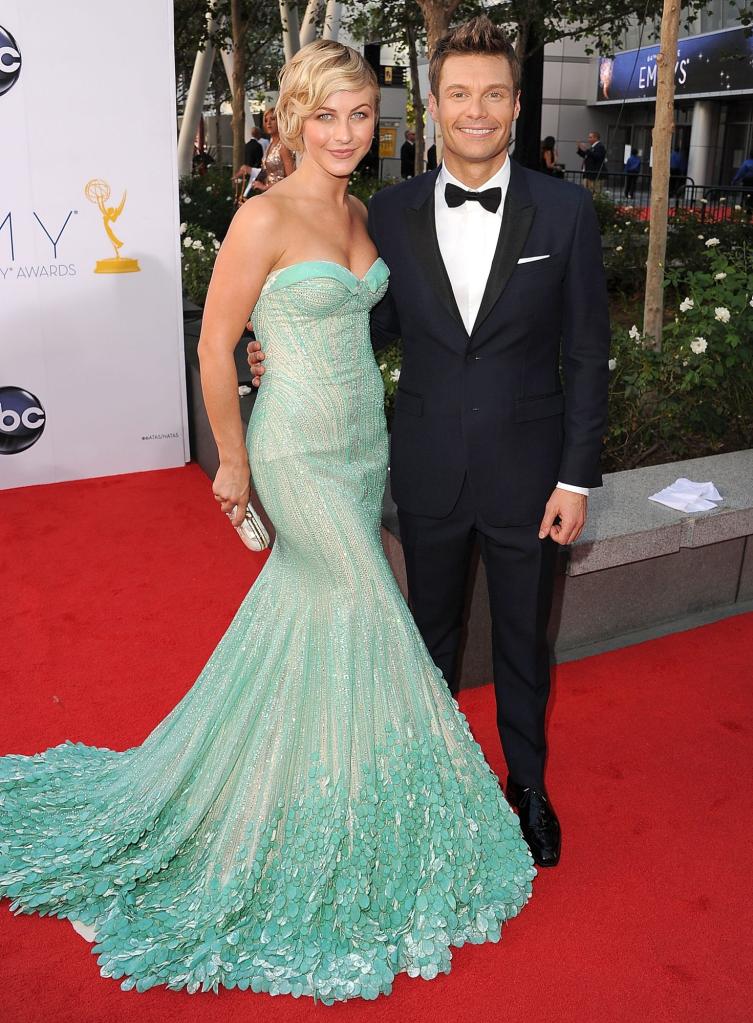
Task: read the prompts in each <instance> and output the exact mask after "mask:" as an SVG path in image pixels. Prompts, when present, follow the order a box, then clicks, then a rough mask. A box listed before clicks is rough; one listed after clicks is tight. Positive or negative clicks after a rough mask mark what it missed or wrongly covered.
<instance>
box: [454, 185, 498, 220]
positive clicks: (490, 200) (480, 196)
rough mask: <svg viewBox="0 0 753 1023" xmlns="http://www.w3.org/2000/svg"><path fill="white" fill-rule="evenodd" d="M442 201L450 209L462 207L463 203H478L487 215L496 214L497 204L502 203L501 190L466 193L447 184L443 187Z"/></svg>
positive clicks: (491, 189) (488, 189) (462, 189)
mask: <svg viewBox="0 0 753 1023" xmlns="http://www.w3.org/2000/svg"><path fill="white" fill-rule="evenodd" d="M444 199H445V202H446V203H447V205H448V206H449V207H450V209H454V207H455V206H462V205H463V203H464V202H468V201H469V200H473V201H474V202H480V203H481V205H482V206H483V207H484V209H485V210H488V211H489V213H496V212H497V210H498V209H499V204H500V203H501V202H502V189H501V188H485V189H484V191H483V192H466V190H465V189H464V188H458V186H457V185H453V184H452V183H451V182H448V183H447V184H446V185H445V186H444Z"/></svg>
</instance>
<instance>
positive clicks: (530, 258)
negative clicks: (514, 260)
mask: <svg viewBox="0 0 753 1023" xmlns="http://www.w3.org/2000/svg"><path fill="white" fill-rule="evenodd" d="M549 255H550V254H549V253H548V252H547V254H546V255H545V256H523V257H522V259H519V260H518V262H519V263H533V262H535V261H536V260H537V259H549Z"/></svg>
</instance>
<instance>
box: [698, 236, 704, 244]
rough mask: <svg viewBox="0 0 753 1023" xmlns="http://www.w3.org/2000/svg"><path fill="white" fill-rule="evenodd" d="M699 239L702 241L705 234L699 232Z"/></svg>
mask: <svg viewBox="0 0 753 1023" xmlns="http://www.w3.org/2000/svg"><path fill="white" fill-rule="evenodd" d="M698 241H699V242H702V241H703V235H702V234H699V235H698Z"/></svg>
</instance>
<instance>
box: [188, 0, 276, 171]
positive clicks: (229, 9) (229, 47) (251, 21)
mask: <svg viewBox="0 0 753 1023" xmlns="http://www.w3.org/2000/svg"><path fill="white" fill-rule="evenodd" d="M174 5H175V6H174V19H175V53H176V70H177V71H178V73H179V74H180V73H181V72H182V73H183V78H184V81H186V82H187V81H189V80H190V75H191V70H192V68H193V61H194V58H195V56H196V51H197V49H203V48H204V47H205V46H206V45H207V43H208V42H211V43H212V44H213V45H214V46H215V47H216V49H217V50H218V51H219V50H222V49H224V50H226V51H230V53H231V60H232V73H231V79H232V81H231V82H230V83H229V85H230V98H231V102H232V107H233V168H234V169H237V168H238V167H239V166H240V165H241V164H242V163H243V147H244V143H245V123H246V112H245V101H246V93H247V92H248V91H252V90H255V89H266V88H269V87H270V86H271V85H273V84H274V81H275V79H276V76H277V72H278V71H279V69H280V67H281V66H282V63H283V53H282V39H281V25H280V14H279V8H278V7H277V5H276V4H273V3H258V2H257V0H215V3H214V11H215V15H216V17H215V26H216V27H215V30H214V32H213V33H212V34H211V37H210V35H209V33H208V30H207V20H206V13H207V9H208V7H209V4H208V2H207V0H174ZM214 80H215V81H216V77H215V79H214Z"/></svg>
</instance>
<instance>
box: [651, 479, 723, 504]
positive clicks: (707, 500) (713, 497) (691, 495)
mask: <svg viewBox="0 0 753 1023" xmlns="http://www.w3.org/2000/svg"><path fill="white" fill-rule="evenodd" d="M723 500H724V498H723V497H722V495H721V494H720V493H719V491H718V490H717V489H716V487H715V486H714V484H713V483H712V482H711V481H709V482H708V483H694V482H693V481H692V480H689V479H686V478H685V477H684V476H681V477H680V478H679V479H677V480H675V482H674V483H671V484H670V485H669V486H668V487H665V488H664V490H659V491H658V492H657V493H656V494H651V496H650V497H649V501H656V503H657V504H664V505H666V506H667V508H675V509H676V510H677V511H682V512H701V511H710V510H711V509H712V508H716V504H715V502H716V501H723Z"/></svg>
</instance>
